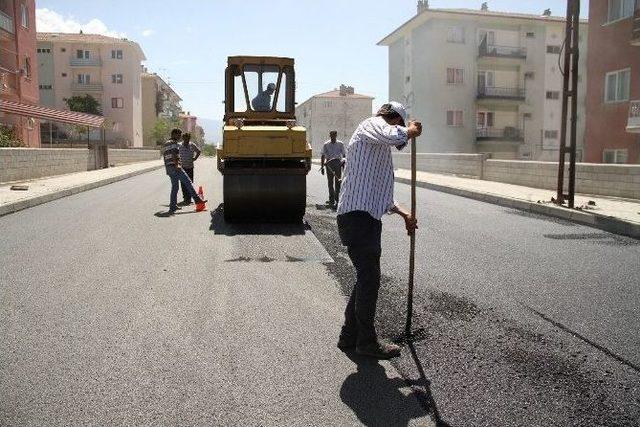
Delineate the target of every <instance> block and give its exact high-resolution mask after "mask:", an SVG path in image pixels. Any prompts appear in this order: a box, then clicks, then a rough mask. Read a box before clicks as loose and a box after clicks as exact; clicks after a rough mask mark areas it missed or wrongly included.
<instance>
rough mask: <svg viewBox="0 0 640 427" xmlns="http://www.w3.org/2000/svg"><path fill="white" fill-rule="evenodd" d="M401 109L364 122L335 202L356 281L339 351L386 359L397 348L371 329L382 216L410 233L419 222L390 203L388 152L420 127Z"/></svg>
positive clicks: (389, 108) (392, 106) (388, 107)
mask: <svg viewBox="0 0 640 427" xmlns="http://www.w3.org/2000/svg"><path fill="white" fill-rule="evenodd" d="M406 121H407V113H406V110H405V108H404V106H403V105H402V104H400V103H397V102H390V103H389V104H385V105H383V106H382V107H381V108H380V110H379V111H378V113H377V115H376V116H375V117H371V118H369V119H366V120H365V121H363V122H362V123H360V125H359V126H358V128H357V129H356V131H355V133H354V134H353V136H352V137H351V141H350V142H349V147H348V150H347V163H346V167H345V171H344V179H343V180H342V195H341V197H340V203H339V204H338V218H337V220H338V231H339V233H340V240H341V241H342V244H343V245H345V246H346V247H347V253H348V254H349V258H350V259H351V262H352V263H353V266H354V267H355V269H356V276H357V278H356V283H355V286H354V287H353V291H352V292H351V297H350V298H349V302H348V304H347V308H346V310H345V321H344V326H343V327H342V331H341V333H340V339H339V341H338V347H339V348H340V349H341V350H344V351H347V350H352V349H353V350H355V351H356V353H358V354H361V355H365V356H371V357H376V358H380V359H389V358H392V357H396V356H399V355H400V347H399V346H397V345H395V344H391V343H385V342H382V341H379V340H378V337H377V333H376V329H375V323H374V321H375V315H376V304H377V301H378V290H379V288H380V256H381V253H382V249H381V235H382V221H381V219H382V217H383V216H384V215H385V214H387V213H389V214H398V215H400V216H401V217H402V218H403V219H404V222H405V226H406V229H407V232H408V233H409V235H411V234H412V233H414V232H415V230H416V228H418V223H417V220H416V219H415V218H413V217H412V216H411V214H410V213H409V212H407V211H406V210H405V209H403V208H402V207H400V206H399V205H398V204H397V203H395V202H394V199H393V181H394V177H393V160H392V157H391V149H392V148H397V149H399V150H401V149H402V148H404V147H405V146H406V145H407V141H408V140H409V139H410V138H414V137H417V136H419V135H420V134H421V133H422V125H421V124H420V123H418V122H413V121H412V122H409V123H408V126H407V124H406V123H405V122H406Z"/></svg>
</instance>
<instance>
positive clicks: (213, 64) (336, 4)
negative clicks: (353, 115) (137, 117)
mask: <svg viewBox="0 0 640 427" xmlns="http://www.w3.org/2000/svg"><path fill="white" fill-rule="evenodd" d="M480 4H481V1H480V0H448V1H447V0H431V2H430V5H431V7H434V8H442V7H446V8H454V7H467V8H473V9H479V7H480ZM36 5H37V8H38V9H43V8H46V9H49V10H50V11H53V12H56V13H57V14H60V15H62V18H63V19H64V20H65V23H67V24H68V23H69V22H80V23H82V24H85V23H88V22H89V21H91V20H92V19H98V20H100V21H101V22H102V23H104V25H106V27H107V28H108V30H109V31H115V32H118V33H124V34H126V36H127V37H128V38H130V39H132V40H135V41H137V42H138V43H140V45H141V46H142V49H143V50H144V52H145V54H146V56H147V58H148V60H147V62H146V65H147V66H148V67H149V69H150V70H151V71H155V72H158V73H159V74H160V75H162V76H163V77H168V78H170V81H171V83H172V85H173V86H174V87H175V89H176V90H177V91H178V93H179V94H180V95H181V96H182V98H183V99H184V101H183V108H184V109H185V110H189V111H191V113H193V114H196V115H198V116H199V117H204V118H210V119H220V118H221V117H222V114H223V105H222V99H223V97H224V81H223V72H224V67H225V61H226V57H227V56H230V55H276V56H291V57H294V58H295V59H296V65H297V70H296V77H297V80H298V94H297V100H298V101H299V102H302V101H304V100H305V99H307V98H308V97H309V96H311V95H313V94H315V93H319V92H325V91H328V90H332V89H333V88H335V87H337V86H339V85H340V84H341V83H345V84H349V85H352V86H354V87H355V88H356V91H357V92H359V93H364V94H368V95H372V96H375V97H376V101H375V102H374V105H379V104H381V103H383V102H384V101H386V99H387V95H388V90H387V87H388V81H387V67H388V65H387V49H386V48H384V47H379V46H376V43H377V42H378V41H379V40H381V39H382V38H383V37H384V36H386V35H387V34H388V33H390V32H391V31H393V30H394V29H395V28H397V27H398V26H400V25H401V24H402V23H404V22H405V21H406V20H408V19H409V18H411V17H412V16H413V15H414V14H415V8H416V1H415V0H392V1H384V0H349V1H333V2H331V1H326V0H325V1H321V0H271V1H258V0H247V1H239V0H235V1H222V0H207V1H205V0H182V1H166V0H157V1H153V0H144V1H140V0H92V1H87V0H36ZM587 6H588V2H587V1H586V0H584V1H583V15H584V17H586V16H587ZM489 7H490V9H492V10H496V11H512V12H524V13H535V14H539V13H541V12H542V10H543V9H544V8H551V10H552V11H553V14H554V15H564V14H565V10H566V9H565V8H566V1H565V0H546V1H538V0H519V1H513V0H492V1H489ZM39 30H40V29H39Z"/></svg>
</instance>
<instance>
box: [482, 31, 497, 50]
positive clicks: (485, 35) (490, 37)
mask: <svg viewBox="0 0 640 427" xmlns="http://www.w3.org/2000/svg"><path fill="white" fill-rule="evenodd" d="M478 36H479V38H480V40H479V42H480V43H482V42H483V41H484V39H487V45H488V46H495V45H496V32H495V31H491V30H478Z"/></svg>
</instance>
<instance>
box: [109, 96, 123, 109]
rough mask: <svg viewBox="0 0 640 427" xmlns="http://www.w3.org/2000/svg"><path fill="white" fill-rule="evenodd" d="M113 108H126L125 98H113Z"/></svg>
mask: <svg viewBox="0 0 640 427" xmlns="http://www.w3.org/2000/svg"><path fill="white" fill-rule="evenodd" d="M111 108H124V99H123V98H111Z"/></svg>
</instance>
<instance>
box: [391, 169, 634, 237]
mask: <svg viewBox="0 0 640 427" xmlns="http://www.w3.org/2000/svg"><path fill="white" fill-rule="evenodd" d="M395 181H396V182H399V183H401V184H409V185H410V184H411V180H410V179H408V178H398V177H396V178H395ZM416 185H417V186H418V187H421V188H427V189H430V190H435V191H440V192H442V193H448V194H453V195H455V196H461V197H466V198H469V199H474V200H479V201H481V202H487V203H492V204H494V205H500V206H505V207H509V208H514V209H519V210H523V211H527V212H532V213H537V214H542V215H547V216H551V217H555V218H561V219H564V220H567V221H571V222H575V223H578V224H582V225H586V226H589V227H594V228H598V229H600V230H604V231H608V232H610V233H614V234H620V235H623V236H629V237H633V238H635V239H640V224H635V223H632V222H627V221H623V220H621V219H618V218H614V217H609V216H604V215H598V214H593V213H586V212H581V211H578V210H571V209H568V208H561V207H558V206H550V205H547V204H541V203H535V202H530V201H527V200H521V199H514V198H511V197H506V196H498V195H495V194H488V193H480V192H477V191H471V190H464V189H461V188H455V187H447V186H445V185H439V184H432V183H429V182H425V181H417V183H416Z"/></svg>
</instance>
